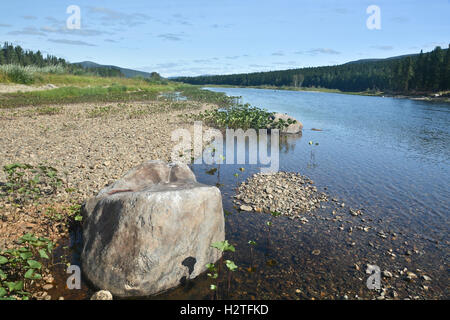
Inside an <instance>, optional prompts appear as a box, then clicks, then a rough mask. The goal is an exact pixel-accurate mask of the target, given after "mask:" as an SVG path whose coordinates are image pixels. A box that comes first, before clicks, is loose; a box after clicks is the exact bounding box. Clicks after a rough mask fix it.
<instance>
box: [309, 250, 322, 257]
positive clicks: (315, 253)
mask: <svg viewBox="0 0 450 320" xmlns="http://www.w3.org/2000/svg"><path fill="white" fill-rule="evenodd" d="M311 253H312V254H313V255H315V256H318V255H319V254H320V250H319V249H315V250H313V251H312V252H311Z"/></svg>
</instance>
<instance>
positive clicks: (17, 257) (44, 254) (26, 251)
mask: <svg viewBox="0 0 450 320" xmlns="http://www.w3.org/2000/svg"><path fill="white" fill-rule="evenodd" d="M19 243H20V244H22V247H20V248H18V249H9V250H5V251H3V252H0V299H8V300H10V299H17V298H18V299H21V300H27V299H29V296H30V292H28V291H27V290H28V289H29V287H30V286H31V284H32V283H33V282H34V281H36V280H40V279H42V275H41V273H40V272H41V270H42V268H43V261H48V260H50V256H51V253H52V251H53V248H54V243H53V242H52V241H50V240H48V239H46V238H43V237H39V238H38V237H35V236H34V235H33V234H31V233H27V234H25V235H24V236H22V237H21V238H20V239H19Z"/></svg>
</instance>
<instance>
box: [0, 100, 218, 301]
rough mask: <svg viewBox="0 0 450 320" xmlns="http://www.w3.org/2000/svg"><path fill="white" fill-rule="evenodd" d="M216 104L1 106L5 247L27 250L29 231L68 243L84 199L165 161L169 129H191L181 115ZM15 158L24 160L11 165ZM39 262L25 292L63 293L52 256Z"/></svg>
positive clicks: (0, 240)
mask: <svg viewBox="0 0 450 320" xmlns="http://www.w3.org/2000/svg"><path fill="white" fill-rule="evenodd" d="M214 107H215V106H214V105H210V104H206V103H197V102H192V101H181V102H180V101H177V102H173V101H166V100H163V101H151V102H146V103H143V102H139V103H135V102H133V103H126V104H124V103H95V104H94V103H84V104H71V105H54V106H46V107H22V108H14V109H0V148H1V150H2V152H1V153H0V166H1V168H2V169H3V170H0V171H1V172H0V252H2V251H4V250H6V249H11V250H17V249H22V248H23V246H24V244H23V241H21V237H23V236H24V235H26V234H30V235H33V236H34V237H36V238H41V237H42V238H45V239H48V241H51V242H52V243H53V244H55V245H56V244H60V243H64V245H63V246H65V244H66V242H67V241H66V239H67V237H68V234H69V230H70V226H71V224H73V223H77V221H80V220H78V219H81V218H79V216H78V215H79V209H80V204H81V203H82V202H83V201H84V200H85V199H87V198H89V197H91V196H92V195H94V194H96V193H97V192H98V191H99V190H100V189H102V188H103V187H104V186H106V185H108V184H110V183H111V182H113V181H115V180H117V179H118V178H119V177H121V176H122V175H123V174H124V173H125V172H127V171H128V170H129V169H130V168H132V167H134V166H136V165H138V164H140V163H142V162H144V161H146V160H163V161H168V160H169V159H170V157H171V152H172V146H174V145H175V143H177V142H172V141H171V134H172V131H173V130H175V129H180V128H185V129H188V130H192V125H191V123H187V122H185V121H183V118H182V117H180V116H181V115H186V114H189V113H191V112H199V111H200V110H207V109H210V108H214ZM204 129H205V130H206V129H207V128H206V127H204ZM11 164H20V167H14V166H13V167H11V166H10V171H9V172H8V171H7V169H6V168H5V166H9V165H11ZM23 164H29V165H30V166H22V165H23ZM42 165H44V166H45V167H41V166H42ZM11 168H12V169H11ZM41 168H54V169H56V171H53V169H52V170H50V171H45V172H44V171H42V169H41ZM40 170H41V171H42V172H41V171H40ZM23 172H24V173H25V175H24V176H22V177H20V174H22V173H23ZM38 174H39V175H40V177H39V178H38V177H37V175H38ZM49 177H50V178H51V179H50V182H49V183H50V184H48V183H47V182H46V183H45V185H44V184H43V178H47V180H48V178H49ZM34 178H37V179H38V180H37V181H39V182H37V184H35V183H34V182H33V179H34ZM50 186H52V187H51V188H50ZM35 188H38V190H37V191H36V190H35ZM66 249H67V248H66ZM66 249H65V248H59V249H58V248H57V249H56V250H59V251H58V252H59V253H60V254H63V251H64V250H66ZM61 250H63V251H61ZM38 258H39V255H38ZM61 259H62V261H60V263H63V264H65V263H66V262H67V261H65V257H64V256H63V257H62V258H61ZM42 263H45V264H44V266H43V267H42V268H41V275H42V279H40V280H33V284H32V285H29V284H28V285H29V287H27V290H28V292H31V293H32V297H33V298H36V299H55V298H60V297H61V293H62V292H66V291H64V289H63V288H59V286H58V284H57V283H54V282H53V278H54V277H53V276H52V273H53V272H54V271H55V270H53V267H52V266H53V262H50V263H49V265H48V266H47V265H46V260H45V259H44V260H43V261H42ZM55 266H56V265H55ZM17 272H21V271H20V270H18V271H17ZM16 275H19V274H18V273H17V274H16ZM28 281H29V280H28ZM18 298H20V297H18ZM62 298H63V297H62ZM66 298H67V297H66ZM69 298H70V297H69Z"/></svg>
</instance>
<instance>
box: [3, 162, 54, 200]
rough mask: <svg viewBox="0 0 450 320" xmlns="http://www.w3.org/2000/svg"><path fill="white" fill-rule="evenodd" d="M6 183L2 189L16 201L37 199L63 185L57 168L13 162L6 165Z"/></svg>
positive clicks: (4, 168) (4, 169) (52, 192)
mask: <svg viewBox="0 0 450 320" xmlns="http://www.w3.org/2000/svg"><path fill="white" fill-rule="evenodd" d="M3 171H4V172H5V174H6V183H5V185H4V186H2V191H3V192H4V193H6V194H7V195H9V196H12V197H13V198H14V199H15V200H16V202H20V203H23V202H25V201H26V200H30V199H37V198H39V197H41V196H44V195H48V194H55V193H56V191H57V189H58V188H59V187H60V186H61V185H62V180H61V179H60V178H59V177H58V175H57V170H56V169H55V168H53V167H50V166H45V165H38V166H37V167H34V166H32V165H29V164H22V163H13V164H9V165H5V166H4V167H3Z"/></svg>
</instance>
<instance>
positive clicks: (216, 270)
mask: <svg viewBox="0 0 450 320" xmlns="http://www.w3.org/2000/svg"><path fill="white" fill-rule="evenodd" d="M211 247H212V248H215V249H217V250H220V251H221V252H222V253H224V252H226V251H230V252H235V251H236V249H235V248H234V246H233V245H231V244H230V243H229V242H228V240H224V241H218V242H214V243H212V244H211ZM222 263H223V255H222V256H221V257H220V262H219V264H218V266H217V267H216V266H215V265H213V264H208V265H206V267H207V268H208V270H209V271H210V272H209V274H211V276H209V274H208V276H209V277H211V278H213V279H217V277H218V276H219V274H220V266H221V265H222ZM225 265H226V267H227V268H228V270H231V271H235V270H236V269H237V266H236V265H235V264H234V262H233V261H231V260H226V261H225ZM228 272H229V271H228ZM216 274H217V275H216ZM230 281H231V274H230V273H228V292H229V290H230ZM218 285H219V282H218V280H217V284H216V285H215V289H212V290H216V289H217V287H218Z"/></svg>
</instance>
